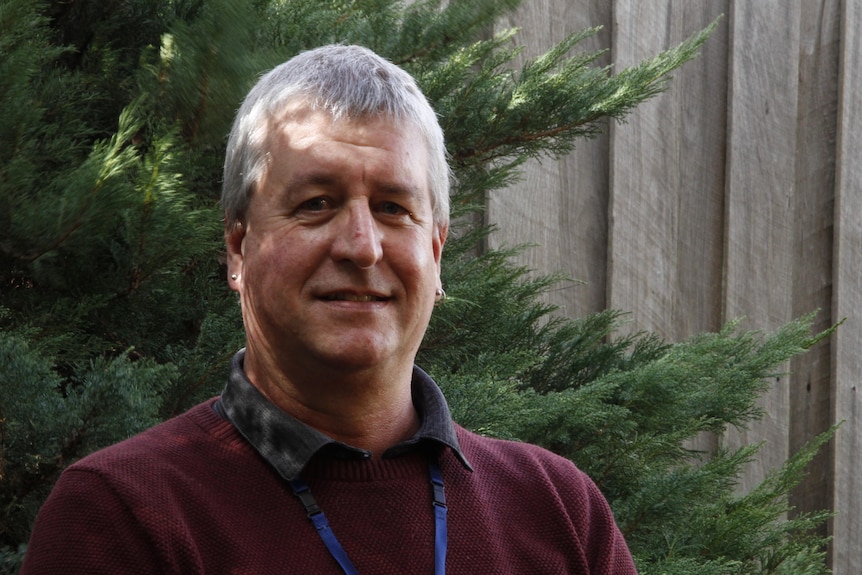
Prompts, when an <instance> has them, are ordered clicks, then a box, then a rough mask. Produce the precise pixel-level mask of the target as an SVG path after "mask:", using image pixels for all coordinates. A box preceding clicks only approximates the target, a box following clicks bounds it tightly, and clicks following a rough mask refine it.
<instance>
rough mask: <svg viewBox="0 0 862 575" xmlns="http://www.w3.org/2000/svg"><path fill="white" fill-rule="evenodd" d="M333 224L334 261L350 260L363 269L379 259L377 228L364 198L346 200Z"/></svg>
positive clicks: (379, 248)
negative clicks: (346, 203) (334, 227)
mask: <svg viewBox="0 0 862 575" xmlns="http://www.w3.org/2000/svg"><path fill="white" fill-rule="evenodd" d="M336 227H337V229H336V234H335V238H334V240H333V242H332V258H333V259H334V260H336V261H349V262H352V263H353V264H354V265H355V266H356V267H358V268H362V269H367V268H370V267H373V266H374V265H375V264H376V263H377V262H379V261H380V258H381V257H382V256H383V246H382V244H381V239H382V237H381V233H380V229H379V228H378V225H377V220H376V219H375V218H374V214H372V213H371V207H370V206H369V205H368V203H367V202H366V201H365V200H364V199H361V200H354V201H351V202H348V205H346V206H345V207H344V210H343V211H342V213H341V214H339V215H338V217H336Z"/></svg>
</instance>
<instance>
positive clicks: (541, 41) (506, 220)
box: [488, 0, 610, 317]
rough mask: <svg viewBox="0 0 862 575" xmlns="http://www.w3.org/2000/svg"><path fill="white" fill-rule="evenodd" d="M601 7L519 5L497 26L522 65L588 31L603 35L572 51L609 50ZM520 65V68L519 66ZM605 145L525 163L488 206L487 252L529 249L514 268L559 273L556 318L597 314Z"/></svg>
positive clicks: (581, 0)
mask: <svg viewBox="0 0 862 575" xmlns="http://www.w3.org/2000/svg"><path fill="white" fill-rule="evenodd" d="M608 24H610V9H609V5H607V3H606V2H604V1H603V0H576V1H566V0H535V1H532V2H525V3H524V4H523V5H522V6H521V8H520V9H519V10H518V11H517V12H516V13H515V14H514V15H513V16H512V17H511V19H510V20H508V21H506V22H504V23H503V26H505V27H507V28H508V27H517V28H519V29H520V32H519V34H518V36H517V38H516V40H517V42H518V43H519V44H520V45H524V46H526V48H527V49H526V51H525V53H524V55H523V56H524V57H525V58H532V57H535V56H537V55H539V54H541V53H543V52H545V51H546V50H548V49H549V48H550V47H551V46H552V45H553V44H554V43H556V42H559V41H561V40H563V39H564V38H565V37H566V36H567V35H569V34H571V33H573V32H577V31H580V30H583V29H585V28H588V27H593V26H604V27H605V28H604V29H603V30H602V31H601V32H600V33H599V34H598V35H596V36H594V37H593V38H590V39H589V40H587V41H586V42H584V43H583V44H581V45H579V46H578V47H577V48H576V50H581V51H598V50H601V49H603V48H607V47H608V46H609V43H610V40H609V37H610V32H609V28H608ZM519 64H520V63H519ZM607 146H608V143H607V137H606V136H601V137H599V138H598V139H596V140H592V141H588V142H586V141H585V142H581V143H580V144H579V145H578V147H577V149H576V150H575V151H574V152H573V153H572V154H570V155H569V156H567V157H565V158H562V159H561V160H559V161H553V160H551V159H545V160H544V161H541V162H539V161H531V162H528V163H527V164H526V166H525V167H524V170H523V177H522V179H521V181H520V182H518V183H517V184H515V185H513V186H512V187H510V188H509V189H507V190H505V191H502V192H496V193H494V194H493V195H492V196H491V197H490V198H489V199H488V217H489V220H490V221H492V222H494V223H495V224H497V225H498V226H499V227H500V232H499V233H497V234H495V235H493V236H492V237H491V238H490V243H491V245H492V246H493V247H500V246H501V245H509V246H511V245H521V244H532V245H535V246H536V247H535V248H531V249H528V250H527V251H526V252H524V253H523V254H521V256H520V259H519V263H521V264H523V265H525V266H526V267H527V268H529V269H533V270H537V271H538V272H540V273H556V272H561V273H563V274H565V275H566V276H567V277H569V278H571V279H573V280H576V281H578V282H584V284H583V285H578V284H576V283H563V284H561V285H560V286H559V287H558V289H556V290H555V291H553V292H551V293H550V294H547V300H548V303H551V304H553V305H556V306H559V308H560V313H561V314H563V315H566V316H569V317H577V316H582V315H586V314H588V313H592V312H597V311H601V310H603V309H605V307H606V306H605V259H606V251H607V188H608V185H607V177H608V176H607V169H608V168H607V166H608V159H607V158H608V152H607Z"/></svg>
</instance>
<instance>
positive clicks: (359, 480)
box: [23, 46, 635, 575]
mask: <svg viewBox="0 0 862 575" xmlns="http://www.w3.org/2000/svg"><path fill="white" fill-rule="evenodd" d="M448 186H449V171H448V168H447V165H446V158H445V149H444V144H443V135H442V133H441V130H440V127H439V124H438V122H437V119H436V116H435V115H434V112H433V110H432V109H431V108H430V106H429V105H428V103H427V101H426V100H425V98H424V96H423V95H422V94H421V92H420V91H419V89H418V88H417V87H416V85H415V83H414V81H413V79H412V78H411V77H410V76H409V75H408V74H406V73H405V72H404V71H402V70H401V69H399V68H397V67H396V66H394V65H392V64H391V63H389V62H387V61H385V60H383V59H381V58H379V57H378V56H376V55H374V54H373V53H371V52H370V51H368V50H366V49H364V48H359V47H348V46H328V47H324V48H320V49H317V50H314V51H310V52H305V53H303V54H300V55H299V56H297V57H295V58H293V59H292V60H290V61H288V62H286V63H285V64H283V65H281V66H279V67H277V68H276V69H274V70H273V71H272V72H270V73H269V74H267V75H266V76H264V77H263V78H262V79H261V80H260V82H259V83H258V84H257V85H256V86H255V87H254V88H253V89H252V91H251V92H250V93H249V95H248V97H247V98H246V100H245V102H244V103H243V105H242V107H241V108H240V110H239V112H238V114H237V118H236V120H235V123H234V128H233V130H232V133H231V137H230V140H229V142H228V151H227V156H226V160H225V178H224V189H223V197H222V201H223V205H224V207H225V212H226V231H225V238H226V244H227V254H228V256H227V265H228V275H229V282H230V285H231V287H232V288H233V289H234V290H236V291H237V292H238V293H239V297H240V302H241V305H242V313H243V319H244V322H245V329H246V342H247V345H246V348H245V349H244V350H241V351H240V352H239V353H238V354H237V355H236V357H235V358H234V361H233V364H232V368H231V373H230V376H229V381H228V384H227V387H226V388H225V390H224V392H223V394H222V395H221V397H220V398H218V399H213V400H210V401H208V402H206V403H204V404H201V405H199V406H197V407H195V408H193V409H191V410H190V411H189V412H188V413H186V414H184V415H182V416H179V417H177V418H175V419H173V420H171V421H168V422H166V423H164V424H162V425H160V426H157V427H155V428H153V429H151V430H149V431H147V432H145V433H143V434H141V435H139V436H137V437H135V438H132V439H131V440H128V441H126V442H123V443H121V444H119V445H116V446H113V447H111V448H108V449H105V450H103V451H101V452H98V453H96V454H94V455H91V456H90V457H88V458H85V459H83V460H82V461H80V462H78V463H76V464H74V465H72V466H71V467H69V468H68V469H67V471H66V472H65V473H64V475H63V476H62V478H61V479H60V481H59V482H58V483H57V486H56V487H55V489H54V491H53V493H52V495H51V497H50V498H49V500H48V501H47V502H46V504H45V506H44V507H43V509H42V510H41V512H40V515H39V518H38V519H37V522H36V525H35V528H34V532H33V537H32V539H31V542H30V546H29V549H28V552H27V557H26V560H25V566H24V569H23V573H25V574H29V573H67V574H75V573H82V574H83V573H87V574H96V573H112V574H117V573H148V574H150V573H152V574H155V573H159V574H163V573H182V574H193V573H209V574H213V573H255V574H266V573H273V574H274V573H279V574H283V573H302V574H306V573H340V572H344V573H356V572H358V573H386V574H389V573H411V574H412V573H431V572H434V573H444V572H445V570H446V569H448V571H449V572H450V573H463V574H482V573H578V574H608V575H609V574H628V573H635V569H634V566H633V563H632V560H631V557H630V555H629V552H628V550H627V548H626V545H625V543H624V541H623V538H622V536H621V535H620V532H619V530H618V529H617V527H616V525H615V524H614V520H613V517H612V515H611V513H610V510H609V508H608V505H607V503H606V502H605V500H604V498H603V497H602V496H601V494H600V493H599V491H598V489H597V488H596V487H595V485H594V484H593V483H592V482H591V481H590V480H589V479H588V478H587V477H586V476H584V475H583V473H581V472H580V471H579V470H577V469H576V468H575V467H574V466H573V465H572V464H571V463H570V462H568V461H567V460H564V459H562V458H560V457H557V456H555V455H553V454H551V453H549V452H547V451H545V450H542V449H540V448H538V447H535V446H530V445H525V444H517V443H510V442H502V441H496V440H491V439H487V438H482V437H479V436H477V435H474V434H472V433H469V432H467V431H465V430H464V429H462V428H460V427H458V426H457V425H455V424H454V423H453V422H452V420H451V417H450V415H449V411H448V407H447V406H446V402H445V400H444V399H443V397H442V395H441V393H440V391H439V389H438V388H437V386H436V384H435V383H434V382H433V381H432V380H431V379H430V378H429V377H428V376H427V375H426V374H425V373H423V372H422V371H421V370H420V369H419V368H418V367H415V366H414V364H413V361H414V358H415V356H416V353H417V350H418V348H419V345H420V343H421V340H422V337H423V335H424V333H425V329H426V327H427V325H428V322H429V320H430V317H431V313H432V310H433V308H434V305H435V302H436V301H437V300H439V299H440V298H441V297H442V295H443V290H442V286H441V284H440V258H441V253H442V250H443V244H444V242H445V240H446V232H447V229H448Z"/></svg>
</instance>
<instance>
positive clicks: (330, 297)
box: [318, 290, 392, 303]
mask: <svg viewBox="0 0 862 575" xmlns="http://www.w3.org/2000/svg"><path fill="white" fill-rule="evenodd" d="M318 298H319V299H321V300H323V301H325V302H333V303H339V302H344V303H382V302H387V301H389V300H391V299H392V298H391V297H390V296H387V295H385V294H382V293H379V292H374V291H356V290H333V291H328V292H325V293H322V294H320V295H319V296H318Z"/></svg>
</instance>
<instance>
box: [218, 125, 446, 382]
mask: <svg viewBox="0 0 862 575" xmlns="http://www.w3.org/2000/svg"><path fill="white" fill-rule="evenodd" d="M273 126H274V129H273V130H272V133H271V136H270V139H269V148H268V151H269V164H268V168H267V170H266V172H265V174H264V175H263V177H262V178H261V181H260V182H259V185H258V186H257V188H256V189H255V191H254V193H253V194H252V197H251V200H250V203H249V206H248V210H247V212H246V214H245V220H244V222H243V224H242V225H241V226H238V227H237V228H236V229H234V230H233V231H230V232H229V233H228V234H227V245H228V264H229V268H230V273H232V274H238V275H239V278H238V280H236V281H233V282H232V283H231V285H232V287H233V288H234V289H236V290H237V291H239V292H240V296H241V297H240V299H241V302H242V310H243V318H244V321H245V326H246V336H247V344H248V349H249V353H255V354H257V355H258V356H260V355H265V356H267V358H268V361H269V362H274V363H275V364H276V365H278V366H279V368H281V369H283V370H286V373H288V374H289V373H290V371H291V370H294V369H295V370H296V371H297V372H298V373H302V371H304V370H307V369H311V370H314V369H316V368H317V367H319V366H325V367H326V368H328V369H342V370H364V369H368V368H376V367H381V368H385V369H398V368H404V367H405V366H408V367H409V366H412V362H413V358H414V356H415V354H416V351H417V349H418V348H419V344H420V342H421V340H422V337H423V335H424V333H425V329H426V327H427V325H428V321H429V319H430V316H431V312H432V309H433V306H434V299H435V290H436V288H437V287H439V285H440V284H439V272H440V255H441V252H442V249H443V243H444V241H445V238H446V229H445V228H444V229H441V228H440V227H439V226H437V225H436V224H435V223H434V221H433V218H432V209H431V196H430V190H429V186H428V152H427V148H426V146H425V144H424V141H423V140H422V138H421V136H420V135H419V133H418V131H417V130H416V129H415V128H412V127H409V126H404V125H399V124H395V123H393V122H392V121H390V120H384V119H374V120H369V121H363V122H358V123H357V122H352V121H347V120H342V121H338V122H332V121H331V120H330V118H329V116H328V115H326V114H324V113H321V112H311V111H308V110H298V111H295V112H294V113H291V114H288V115H286V116H285V117H284V118H282V119H281V120H280V121H279V122H277V123H276V122H274V123H273Z"/></svg>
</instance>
